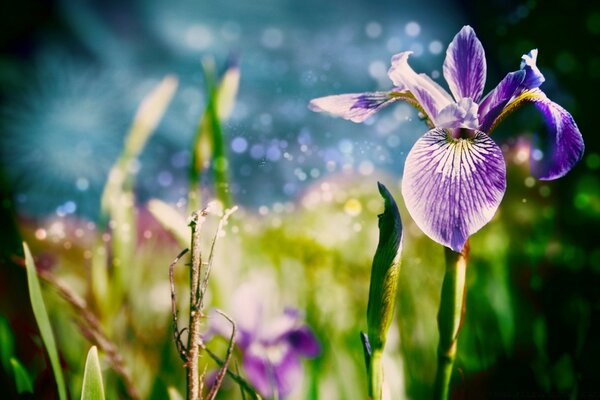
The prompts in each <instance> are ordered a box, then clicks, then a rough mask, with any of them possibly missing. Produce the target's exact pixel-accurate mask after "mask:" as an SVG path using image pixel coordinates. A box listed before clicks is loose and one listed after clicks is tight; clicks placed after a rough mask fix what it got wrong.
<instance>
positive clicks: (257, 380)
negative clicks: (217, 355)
mask: <svg viewBox="0 0 600 400" xmlns="http://www.w3.org/2000/svg"><path fill="white" fill-rule="evenodd" d="M260 294H261V293H258V291H257V290H256V287H255V286H251V285H250V284H245V285H242V286H241V287H240V288H239V289H238V290H237V291H236V293H235V295H234V298H233V307H234V308H233V312H232V317H233V319H234V321H235V322H236V325H237V333H236V337H235V342H236V344H237V345H238V347H239V349H240V350H241V352H242V357H243V361H242V367H243V369H244V371H245V372H246V375H247V376H248V379H249V381H250V382H251V383H252V385H253V386H254V387H255V388H256V390H257V391H258V392H259V393H260V394H261V395H262V396H264V397H267V398H270V397H275V394H276V395H277V397H278V398H285V397H286V396H288V395H289V394H290V393H292V391H293V390H294V389H296V388H298V387H299V386H300V384H301V382H302V377H303V370H302V364H301V357H309V358H311V357H316V356H317V355H319V353H320V351H321V346H320V345H319V342H318V341H317V339H316V337H315V335H314V333H313V332H312V331H311V329H310V328H309V327H308V326H307V325H306V324H305V323H304V322H303V320H302V318H301V315H300V313H299V312H298V311H297V310H295V309H292V308H286V309H285V311H284V312H283V315H280V316H278V317H276V318H271V319H267V318H266V316H265V315H264V314H265V312H264V311H265V310H264V309H265V307H264V306H265V303H263V302H261V301H260V297H259V296H260ZM263 294H264V293H263ZM212 334H218V335H220V336H223V337H225V338H229V337H230V335H231V326H229V325H227V324H226V321H223V319H222V318H220V317H219V316H218V315H216V314H214V315H211V316H210V328H209V336H210V335H212Z"/></svg>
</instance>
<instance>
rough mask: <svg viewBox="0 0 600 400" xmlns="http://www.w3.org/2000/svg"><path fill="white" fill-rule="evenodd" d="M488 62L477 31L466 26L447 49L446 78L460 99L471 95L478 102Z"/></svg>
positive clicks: (455, 95)
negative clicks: (476, 33)
mask: <svg viewBox="0 0 600 400" xmlns="http://www.w3.org/2000/svg"><path fill="white" fill-rule="evenodd" d="M485 74H486V62H485V52H484V50H483V46H482V45H481V42H480V41H479V39H477V35H475V31H474V30H473V28H471V27H470V26H468V25H467V26H464V27H463V28H462V29H461V30H460V32H458V33H457V34H456V36H454V39H452V42H451V43H450V45H449V46H448V49H447V50H446V59H445V60H444V78H446V81H447V82H448V86H450V91H451V92H452V94H453V95H454V98H455V99H456V100H457V101H458V100H460V99H462V98H463V97H470V98H472V99H473V100H474V101H476V102H478V101H479V99H480V98H481V94H482V93H483V87H484V86H485Z"/></svg>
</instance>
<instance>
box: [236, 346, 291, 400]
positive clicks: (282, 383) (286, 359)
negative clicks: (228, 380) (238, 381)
mask: <svg viewBox="0 0 600 400" xmlns="http://www.w3.org/2000/svg"><path fill="white" fill-rule="evenodd" d="M242 366H243V368H244V371H245V372H246V375H247V376H248V379H249V380H250V382H251V383H252V385H253V386H254V387H255V388H256V390H258V392H260V394H261V395H263V396H264V397H267V398H268V397H273V396H274V394H275V391H277V394H278V396H279V397H280V398H283V397H286V396H287V395H289V394H290V393H291V392H292V391H293V390H294V389H295V388H297V387H298V386H299V385H300V384H301V382H302V364H301V363H300V360H299V359H298V357H297V356H296V355H295V354H294V352H293V351H292V350H291V349H290V348H288V347H280V348H270V349H267V348H264V347H262V346H258V345H253V346H251V347H250V348H249V349H248V351H247V352H245V353H244V360H243V362H242Z"/></svg>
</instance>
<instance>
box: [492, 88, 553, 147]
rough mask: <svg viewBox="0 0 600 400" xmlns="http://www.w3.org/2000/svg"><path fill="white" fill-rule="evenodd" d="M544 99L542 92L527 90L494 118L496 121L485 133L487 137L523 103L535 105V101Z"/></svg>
mask: <svg viewBox="0 0 600 400" xmlns="http://www.w3.org/2000/svg"><path fill="white" fill-rule="evenodd" d="M545 98H546V95H545V94H544V92H542V91H541V90H539V89H531V90H527V91H525V92H523V93H521V94H520V95H519V96H517V97H516V98H515V99H514V100H513V101H511V102H510V103H508V105H507V106H506V107H504V109H503V110H502V112H501V113H500V115H498V116H497V117H496V119H495V120H494V122H493V123H492V126H491V127H490V129H489V130H488V132H487V134H488V136H491V134H492V132H493V131H494V129H496V127H497V126H498V124H500V122H502V121H503V120H504V118H506V117H508V116H509V115H510V114H512V113H513V112H514V111H515V110H517V109H518V108H519V107H521V106H522V105H523V103H525V102H527V101H530V102H534V103H535V102H536V101H539V100H543V99H545Z"/></svg>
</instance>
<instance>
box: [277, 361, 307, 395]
mask: <svg viewBox="0 0 600 400" xmlns="http://www.w3.org/2000/svg"><path fill="white" fill-rule="evenodd" d="M302 375H303V374H302V364H301V363H300V359H299V358H298V357H297V356H296V355H295V354H294V352H293V351H288V352H286V353H285V354H284V355H283V357H282V358H281V359H280V360H279V362H278V363H277V364H276V366H275V382H276V383H277V390H278V393H279V397H280V398H285V397H287V396H288V395H289V394H290V393H292V392H293V391H294V390H295V389H296V388H298V387H300V386H301V384H302Z"/></svg>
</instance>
